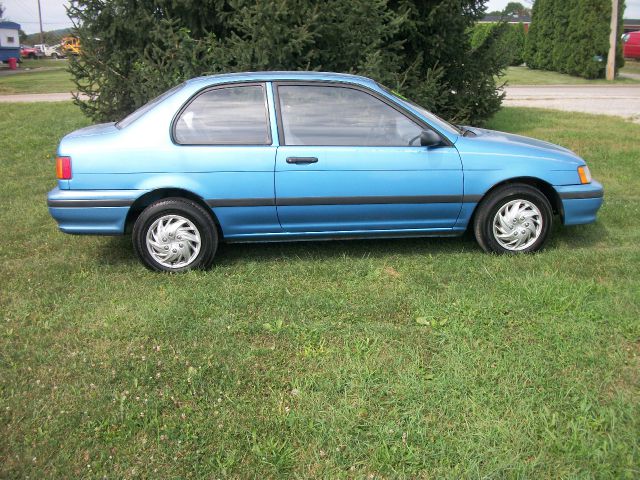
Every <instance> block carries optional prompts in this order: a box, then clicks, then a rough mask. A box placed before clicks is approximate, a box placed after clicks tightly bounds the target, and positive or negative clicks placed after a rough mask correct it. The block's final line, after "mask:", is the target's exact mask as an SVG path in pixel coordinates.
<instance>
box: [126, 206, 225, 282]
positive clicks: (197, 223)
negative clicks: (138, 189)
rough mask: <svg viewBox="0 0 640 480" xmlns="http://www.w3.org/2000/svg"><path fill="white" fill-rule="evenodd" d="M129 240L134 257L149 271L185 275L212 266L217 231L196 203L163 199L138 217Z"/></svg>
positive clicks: (207, 214)
mask: <svg viewBox="0 0 640 480" xmlns="http://www.w3.org/2000/svg"><path fill="white" fill-rule="evenodd" d="M181 237H183V238H181ZM132 241H133V248H134V250H135V252H136V255H137V256H138V258H139V259H140V261H141V262H142V263H143V264H144V265H145V267H147V268H148V269H150V270H154V271H158V272H186V271H188V270H194V269H206V268H209V267H210V266H211V264H212V263H213V257H214V256H215V253H216V250H217V248H218V232H217V230H216V226H215V224H214V223H213V220H212V218H211V215H209V213H208V212H207V211H206V210H205V209H204V208H202V207H201V206H200V205H198V204H197V203H195V202H192V201H191V200H187V199H185V198H164V199H161V200H158V201H157V202H155V203H152V204H151V205H149V206H148V207H147V208H145V209H144V211H143V212H142V213H141V214H140V216H139V217H138V219H137V220H136V223H135V224H134V226H133V233H132Z"/></svg>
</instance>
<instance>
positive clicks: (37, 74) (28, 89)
mask: <svg viewBox="0 0 640 480" xmlns="http://www.w3.org/2000/svg"><path fill="white" fill-rule="evenodd" d="M66 69H67V62H66V61H65V60H24V61H23V62H22V64H21V65H20V70H22V71H21V72H20V73H15V74H9V75H7V74H4V75H0V95H9V94H13V93H58V92H70V91H71V90H73V89H74V88H75V86H74V84H73V82H72V81H71V74H70V73H69V72H67V70H66Z"/></svg>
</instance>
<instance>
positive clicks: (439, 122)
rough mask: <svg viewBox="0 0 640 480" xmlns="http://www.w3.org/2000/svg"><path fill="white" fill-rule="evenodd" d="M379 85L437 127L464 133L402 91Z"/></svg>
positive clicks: (452, 132)
mask: <svg viewBox="0 0 640 480" xmlns="http://www.w3.org/2000/svg"><path fill="white" fill-rule="evenodd" d="M378 86H379V87H380V88H382V89H383V90H384V91H385V92H387V93H388V94H389V95H391V96H393V98H394V99H395V100H397V101H398V103H401V104H402V105H404V106H405V107H409V108H412V109H413V110H416V111H417V112H418V113H420V115H422V116H423V117H425V118H426V119H427V120H429V121H430V122H431V123H433V125H434V126H435V127H436V128H438V129H439V130H443V131H445V132H447V133H450V134H453V135H462V130H460V129H459V128H458V127H456V126H455V125H452V124H450V123H449V122H447V121H446V120H443V119H441V118H440V117H438V116H437V115H434V114H433V113H431V112H430V111H429V110H427V109H426V108H424V107H421V106H420V105H418V104H417V103H414V102H412V101H411V100H409V99H407V98H404V97H403V96H402V95H401V94H400V93H398V92H396V91H394V90H391V89H390V88H387V87H385V86H384V85H381V84H379V83H378Z"/></svg>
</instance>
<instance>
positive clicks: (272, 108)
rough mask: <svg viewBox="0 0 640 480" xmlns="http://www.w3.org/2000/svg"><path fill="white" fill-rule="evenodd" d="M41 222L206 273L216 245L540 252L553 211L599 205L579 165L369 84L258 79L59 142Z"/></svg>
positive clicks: (270, 75)
mask: <svg viewBox="0 0 640 480" xmlns="http://www.w3.org/2000/svg"><path fill="white" fill-rule="evenodd" d="M56 171H57V177H58V186H57V187H56V188H54V189H53V190H51V191H50V192H49V195H48V206H49V211H50V213H51V215H52V216H53V218H54V219H55V220H56V221H57V222H58V224H59V227H60V229H61V230H62V231H63V232H67V233H76V234H103V235H122V234H124V233H125V232H132V237H133V246H134V249H135V251H136V253H137V255H138V256H139V258H140V259H141V260H142V262H143V263H144V264H145V265H146V266H147V267H148V268H150V269H153V270H164V271H172V272H176V271H183V270H188V269H192V268H203V267H208V266H209V265H211V263H212V261H213V258H214V255H215V253H216V248H217V246H218V243H219V242H220V241H225V242H252V241H256V242H261V241H267V242H269V241H277V240H287V241H290V240H309V239H339V238H354V237H358V238H359V237H366V238H379V237H418V236H450V235H461V234H463V233H464V232H465V231H466V230H467V229H468V228H470V229H472V230H473V232H474V234H475V237H476V239H477V241H478V243H479V244H480V246H481V247H482V248H483V249H484V250H485V251H487V252H495V253H517V252H534V251H537V250H539V249H540V248H541V247H542V246H543V244H544V243H545V241H546V240H547V238H548V236H549V234H550V232H551V225H552V223H553V221H554V215H557V216H558V218H559V219H560V221H561V222H562V223H563V224H564V225H576V224H584V223H591V222H593V221H595V219H596V212H597V211H598V209H599V208H600V205H601V204H602V201H603V189H602V186H601V185H600V184H599V183H598V182H596V181H594V180H592V179H591V175H590V173H589V168H588V167H587V165H586V164H585V162H584V160H582V159H581V158H580V157H578V156H577V155H576V154H575V153H573V152H571V151H569V150H567V149H566V148H563V147H559V146H557V145H553V144H551V143H547V142H543V141H540V140H534V139H531V138H526V137H522V136H518V135H511V134H507V133H501V132H497V131H491V130H485V129H481V128H472V127H458V126H455V125H451V124H449V123H447V122H446V121H444V120H442V119H440V118H438V117H437V116H435V115H434V114H432V113H430V112H428V111H427V110H425V109H424V108H422V107H420V106H419V105H416V104H415V103H412V102H410V101H408V100H406V99H404V98H403V97H400V96H398V95H397V94H395V93H393V92H392V91H390V90H389V89H387V88H385V87H383V86H381V85H379V84H378V83H376V82H375V81H373V80H370V79H368V78H364V77H359V76H352V75H343V74H335V73H317V72H263V73H244V74H240V73H238V74H228V75H217V76H208V77H201V78H195V79H192V80H189V81H187V82H185V83H183V84H181V85H179V86H176V87H174V88H172V89H171V90H169V91H167V92H166V93H164V94H163V95H161V96H160V97H158V98H156V99H155V100H153V101H151V102H149V103H148V104H146V105H145V106H143V107H142V108H140V109H139V110H136V111H135V112H134V113H132V114H131V115H129V116H127V117H126V118H124V119H123V120H121V121H119V122H117V123H104V124H100V125H94V126H91V127H87V128H83V129H81V130H77V131H75V132H73V133H71V134H69V135H67V136H66V137H64V138H63V139H62V141H61V143H60V146H59V148H58V157H57V159H56Z"/></svg>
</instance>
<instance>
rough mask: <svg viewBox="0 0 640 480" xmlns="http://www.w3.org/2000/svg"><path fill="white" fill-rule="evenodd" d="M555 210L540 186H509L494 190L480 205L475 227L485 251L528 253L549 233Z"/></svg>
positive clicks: (541, 244)
mask: <svg viewBox="0 0 640 480" xmlns="http://www.w3.org/2000/svg"><path fill="white" fill-rule="evenodd" d="M552 222H553V211H552V209H551V205H550V204H549V200H548V199H547V197H545V195H544V194H543V193H542V192H540V191H539V190H538V189H537V188H534V187H532V186H530V185H525V184H513V185H507V186H504V187H502V188H499V189H497V190H495V191H493V192H491V193H490V194H489V195H488V196H487V197H486V198H485V199H484V200H483V201H482V203H481V204H480V205H479V206H478V212H477V214H476V216H475V220H474V225H473V230H474V234H475V237H476V240H477V241H478V244H479V245H480V246H481V247H482V249H483V250H484V251H485V252H493V253H501V254H502V253H512V254H513V253H529V252H535V251H537V250H540V249H541V248H542V246H543V245H544V243H545V242H546V240H547V237H548V236H549V232H550V231H551V224H552Z"/></svg>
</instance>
